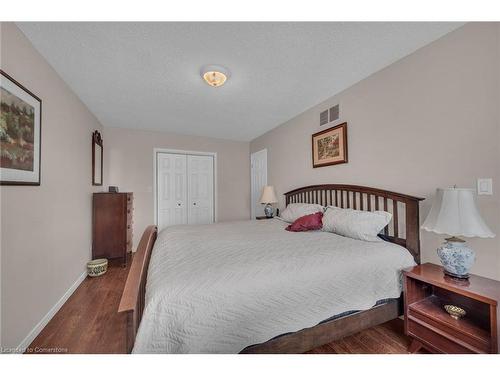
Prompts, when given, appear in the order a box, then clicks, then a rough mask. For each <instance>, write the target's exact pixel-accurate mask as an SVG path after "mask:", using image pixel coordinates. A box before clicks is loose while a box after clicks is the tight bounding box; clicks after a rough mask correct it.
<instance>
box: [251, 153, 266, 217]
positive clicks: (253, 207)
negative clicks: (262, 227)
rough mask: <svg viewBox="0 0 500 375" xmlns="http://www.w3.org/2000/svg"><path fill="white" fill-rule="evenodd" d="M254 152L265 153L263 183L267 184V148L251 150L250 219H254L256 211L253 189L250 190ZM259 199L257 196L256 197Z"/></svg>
mask: <svg viewBox="0 0 500 375" xmlns="http://www.w3.org/2000/svg"><path fill="white" fill-rule="evenodd" d="M256 154H265V155H266V183H265V185H267V184H268V181H267V177H268V173H267V172H268V168H267V167H268V164H267V148H263V149H261V150H259V151H255V152H251V153H250V219H251V220H255V216H256V215H257V213H256V212H255V205H254V204H253V203H254V202H253V191H252V181H253V168H252V156H253V155H256ZM257 199H259V198H257Z"/></svg>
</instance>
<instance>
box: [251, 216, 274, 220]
mask: <svg viewBox="0 0 500 375" xmlns="http://www.w3.org/2000/svg"><path fill="white" fill-rule="evenodd" d="M273 218H274V216H273V217H267V216H256V217H255V220H267V219H273Z"/></svg>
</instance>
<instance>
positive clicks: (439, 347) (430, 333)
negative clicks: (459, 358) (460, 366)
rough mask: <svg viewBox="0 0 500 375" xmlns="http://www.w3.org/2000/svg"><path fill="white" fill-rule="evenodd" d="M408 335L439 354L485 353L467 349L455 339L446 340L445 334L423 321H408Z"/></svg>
mask: <svg viewBox="0 0 500 375" xmlns="http://www.w3.org/2000/svg"><path fill="white" fill-rule="evenodd" d="M407 324H408V335H410V336H412V337H414V338H416V339H417V340H419V341H421V342H422V343H423V344H425V345H427V346H429V347H431V348H433V349H434V350H436V351H438V352H440V353H451V354H471V353H485V352H483V351H479V350H474V349H473V348H472V347H470V348H469V346H468V345H467V344H465V343H464V346H462V345H459V344H458V343H457V340H456V338H451V337H450V338H448V337H447V336H449V335H448V334H447V333H445V332H443V331H441V330H438V329H437V328H434V327H432V326H431V325H428V324H427V323H425V322H423V321H416V319H415V318H411V319H408V322H407Z"/></svg>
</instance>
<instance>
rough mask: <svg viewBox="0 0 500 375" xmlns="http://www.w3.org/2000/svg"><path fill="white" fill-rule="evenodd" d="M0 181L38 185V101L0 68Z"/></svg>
mask: <svg viewBox="0 0 500 375" xmlns="http://www.w3.org/2000/svg"><path fill="white" fill-rule="evenodd" d="M0 106H1V108H0V184H1V185H40V164H41V163H40V160H41V131H42V101H41V100H40V99H39V98H38V97H37V96H36V95H34V94H33V93H32V92H30V91H29V90H28V89H27V88H25V87H24V86H22V85H21V84H20V83H19V82H17V81H16V80H14V79H13V78H12V77H10V76H9V75H8V74H6V73H5V72H4V71H3V70H1V69H0Z"/></svg>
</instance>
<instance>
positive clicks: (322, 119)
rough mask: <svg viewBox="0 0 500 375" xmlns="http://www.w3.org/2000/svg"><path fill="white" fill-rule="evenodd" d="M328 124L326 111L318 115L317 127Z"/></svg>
mask: <svg viewBox="0 0 500 375" xmlns="http://www.w3.org/2000/svg"><path fill="white" fill-rule="evenodd" d="M325 124H328V109H327V110H326V111H323V112H321V113H320V114H319V125H320V126H321V125H325Z"/></svg>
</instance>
